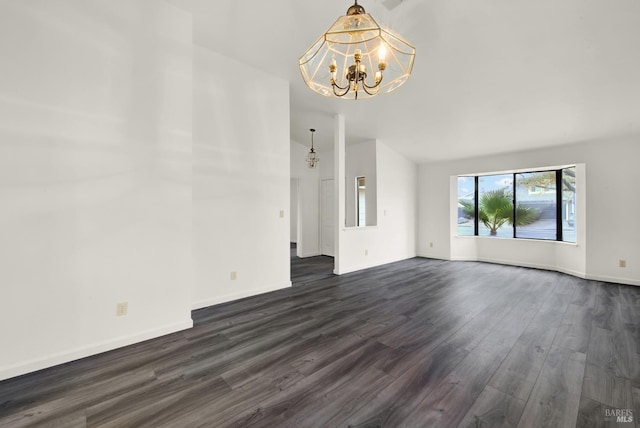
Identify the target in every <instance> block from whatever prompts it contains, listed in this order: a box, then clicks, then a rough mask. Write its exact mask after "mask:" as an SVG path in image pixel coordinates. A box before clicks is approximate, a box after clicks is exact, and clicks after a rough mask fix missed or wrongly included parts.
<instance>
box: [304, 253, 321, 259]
mask: <svg viewBox="0 0 640 428" xmlns="http://www.w3.org/2000/svg"><path fill="white" fill-rule="evenodd" d="M321 255H322V254H320V253H304V254H302V255H300V256H298V257H300V258H301V259H304V258H307V257H317V256H321Z"/></svg>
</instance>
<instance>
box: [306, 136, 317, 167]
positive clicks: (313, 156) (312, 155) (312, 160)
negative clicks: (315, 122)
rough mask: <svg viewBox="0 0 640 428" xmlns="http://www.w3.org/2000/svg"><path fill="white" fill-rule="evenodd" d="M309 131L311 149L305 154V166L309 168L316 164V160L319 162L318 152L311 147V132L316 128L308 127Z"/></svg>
mask: <svg viewBox="0 0 640 428" xmlns="http://www.w3.org/2000/svg"><path fill="white" fill-rule="evenodd" d="M309 131H311V150H310V151H309V154H308V155H307V158H306V159H305V162H307V166H308V167H309V168H315V167H317V166H318V162H320V158H319V157H318V154H317V153H316V151H315V150H314V148H313V133H314V132H316V130H315V129H310V130H309Z"/></svg>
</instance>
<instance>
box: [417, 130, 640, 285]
mask: <svg viewBox="0 0 640 428" xmlns="http://www.w3.org/2000/svg"><path fill="white" fill-rule="evenodd" d="M638 158H640V141H639V138H638V137H627V138H616V139H613V138H612V139H606V140H594V141H589V142H583V143H577V144H569V145H565V146H559V147H550V148H546V149H540V150H532V151H527V152H521V153H511V154H503V155H494V156H486V157H480V158H473V159H465V160H460V161H453V162H442V163H436V164H425V165H421V166H420V178H419V213H420V215H419V218H420V220H419V235H418V236H419V239H418V254H419V255H421V256H425V257H434V258H441V259H452V258H453V259H465V260H485V261H495V262H500V263H508V264H517V265H524V266H532V267H541V268H547V269H556V270H560V271H563V272H567V273H571V274H574V275H577V276H583V277H587V278H592V279H598V280H604V281H612V282H620V283H625V284H636V285H640V251H639V249H640V228H638V227H636V226H635V224H636V223H637V213H638V212H639V211H638V210H640V200H639V199H638V198H637V197H635V193H636V191H635V188H636V187H637V186H636V184H637V183H638V182H640V169H638V168H637V159H638ZM566 164H583V165H579V167H578V171H577V173H578V181H577V187H578V194H577V204H578V212H577V227H578V229H579V230H578V243H577V244H578V245H571V244H566V243H555V242H540V241H531V240H509V239H499V238H480V237H478V238H463V237H461V238H458V237H455V224H454V221H455V219H454V217H455V216H452V201H454V200H455V198H456V195H455V191H454V190H453V187H452V180H454V176H456V175H460V174H469V173H480V172H492V171H505V170H511V169H525V168H539V167H547V166H557V165H566ZM443 225H448V226H449V227H443ZM430 244H433V247H431V246H430ZM619 259H624V260H626V261H627V267H626V268H619V267H618V260H619Z"/></svg>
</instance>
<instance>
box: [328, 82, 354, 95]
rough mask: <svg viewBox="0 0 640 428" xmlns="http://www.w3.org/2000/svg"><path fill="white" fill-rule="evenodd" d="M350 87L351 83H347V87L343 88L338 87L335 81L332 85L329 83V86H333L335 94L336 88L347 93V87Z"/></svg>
mask: <svg viewBox="0 0 640 428" xmlns="http://www.w3.org/2000/svg"><path fill="white" fill-rule="evenodd" d="M350 85H351V81H349V82H347V86H344V87H342V86H340V85H338V84H337V83H335V80H334V81H333V83H331V86H333V89H334V92H335V88H338V89H340V90H341V91H344V90H345V89H346V90H347V91H349V86H350ZM345 93H346V92H345Z"/></svg>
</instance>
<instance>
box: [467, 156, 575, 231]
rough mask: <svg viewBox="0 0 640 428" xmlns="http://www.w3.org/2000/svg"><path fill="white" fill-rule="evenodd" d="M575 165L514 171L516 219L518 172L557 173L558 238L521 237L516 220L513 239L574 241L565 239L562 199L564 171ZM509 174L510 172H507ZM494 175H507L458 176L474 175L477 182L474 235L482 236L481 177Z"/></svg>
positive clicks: (513, 187)
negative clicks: (479, 215)
mask: <svg viewBox="0 0 640 428" xmlns="http://www.w3.org/2000/svg"><path fill="white" fill-rule="evenodd" d="M575 167H576V166H575V165H571V166H564V167H562V168H558V169H533V170H526V171H518V172H513V173H512V183H511V193H512V196H513V199H512V205H513V218H514V220H515V218H516V209H517V192H516V176H517V175H518V174H530V173H541V172H553V173H555V184H556V238H555V239H545V238H520V237H518V236H517V232H516V229H517V227H516V222H515V221H514V222H513V226H512V230H513V232H512V238H511V239H531V240H536V241H556V242H570V243H573V241H565V240H564V233H563V229H564V228H563V225H562V219H563V215H562V206H563V204H562V201H563V198H562V196H563V192H564V188H563V182H562V179H563V171H564V170H567V169H572V168H573V169H575ZM506 174H508V173H506ZM492 175H505V173H502V174H479V175H460V176H458V178H460V177H474V183H475V190H474V225H473V236H480V234H479V232H480V226H479V224H480V221H479V219H478V214H479V205H480V204H479V202H480V201H479V198H480V192H479V179H480V177H489V176H492Z"/></svg>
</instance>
